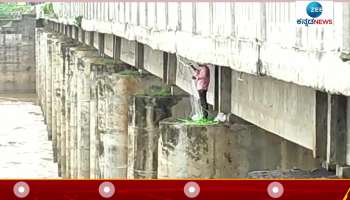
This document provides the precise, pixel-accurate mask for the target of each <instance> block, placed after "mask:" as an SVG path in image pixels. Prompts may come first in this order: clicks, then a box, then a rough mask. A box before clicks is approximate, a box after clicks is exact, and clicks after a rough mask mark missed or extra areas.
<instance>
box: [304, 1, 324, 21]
mask: <svg viewBox="0 0 350 200" xmlns="http://www.w3.org/2000/svg"><path fill="white" fill-rule="evenodd" d="M306 13H307V14H308V15H309V16H310V17H312V18H317V17H319V16H321V14H322V5H321V4H320V3H318V2H311V3H309V4H308V5H307V7H306Z"/></svg>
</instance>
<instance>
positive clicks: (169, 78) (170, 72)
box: [166, 53, 177, 85]
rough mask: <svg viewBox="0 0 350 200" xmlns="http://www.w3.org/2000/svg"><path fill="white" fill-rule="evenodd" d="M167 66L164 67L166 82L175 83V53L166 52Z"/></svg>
mask: <svg viewBox="0 0 350 200" xmlns="http://www.w3.org/2000/svg"><path fill="white" fill-rule="evenodd" d="M167 57H168V59H167V68H166V83H167V84H168V85H175V82H176V69H177V58H176V54H173V53H168V54H167Z"/></svg>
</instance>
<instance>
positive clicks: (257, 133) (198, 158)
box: [158, 118, 320, 178]
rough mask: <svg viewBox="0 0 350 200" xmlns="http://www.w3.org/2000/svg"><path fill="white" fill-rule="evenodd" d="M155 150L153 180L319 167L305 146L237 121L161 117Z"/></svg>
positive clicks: (227, 176)
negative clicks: (208, 122) (206, 122)
mask: <svg viewBox="0 0 350 200" xmlns="http://www.w3.org/2000/svg"><path fill="white" fill-rule="evenodd" d="M218 133H220V134H218ZM158 149H159V150H158V178H230V177H235V178H238V177H246V176H247V174H248V172H250V171H261V170H266V169H282V170H284V169H292V168H295V167H296V168H299V169H305V170H310V169H314V168H317V167H319V166H320V164H319V162H318V161H317V160H315V159H313V155H312V151H311V150H308V149H305V148H303V147H301V146H299V145H297V144H294V143H291V142H289V141H287V140H285V139H282V138H281V137H278V136H276V135H274V134H271V133H269V132H267V131H265V130H263V129H261V128H259V127H257V126H254V125H252V124H250V123H247V122H244V121H241V120H240V121H235V122H232V123H230V124H214V125H206V126H201V125H196V124H188V123H185V122H181V121H178V120H174V119H171V118H170V119H166V120H163V121H162V122H160V139H159V143H158Z"/></svg>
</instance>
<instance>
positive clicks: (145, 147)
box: [128, 95, 191, 179]
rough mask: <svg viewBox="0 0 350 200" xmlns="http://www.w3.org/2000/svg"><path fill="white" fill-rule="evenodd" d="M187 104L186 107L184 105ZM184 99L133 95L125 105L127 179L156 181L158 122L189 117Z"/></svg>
mask: <svg viewBox="0 0 350 200" xmlns="http://www.w3.org/2000/svg"><path fill="white" fill-rule="evenodd" d="M186 105H187V106H186ZM190 110H191V107H190V99H189V97H186V96H156V95H154V96H151V95H149V96H145V95H136V96H134V97H133V98H132V101H131V102H130V106H129V129H128V135H129V136H128V138H129V141H128V145H129V147H128V148H129V149H128V152H129V154H128V178H135V179H139V178H157V173H158V170H157V168H158V140H159V123H160V122H161V121H162V120H163V119H165V118H169V117H173V118H180V117H181V118H185V117H186V116H188V115H189V114H190Z"/></svg>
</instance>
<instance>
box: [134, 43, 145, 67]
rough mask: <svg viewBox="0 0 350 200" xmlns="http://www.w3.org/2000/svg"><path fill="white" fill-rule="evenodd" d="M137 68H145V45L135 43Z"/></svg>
mask: <svg viewBox="0 0 350 200" xmlns="http://www.w3.org/2000/svg"><path fill="white" fill-rule="evenodd" d="M135 67H136V68H139V69H143V68H144V44H142V43H139V42H136V43H135Z"/></svg>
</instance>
